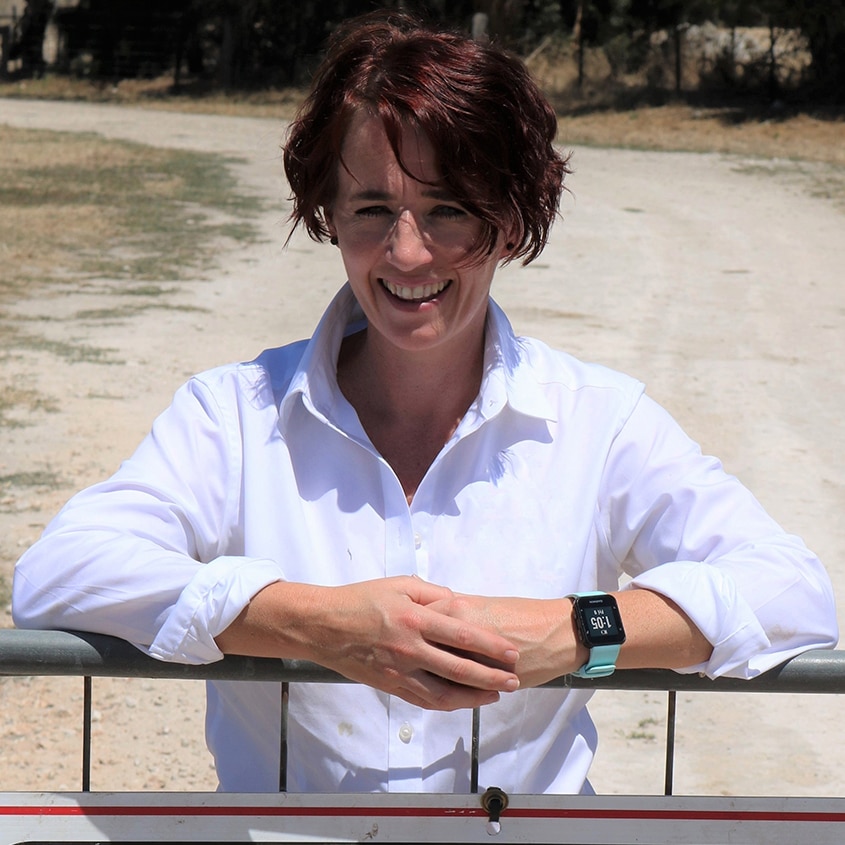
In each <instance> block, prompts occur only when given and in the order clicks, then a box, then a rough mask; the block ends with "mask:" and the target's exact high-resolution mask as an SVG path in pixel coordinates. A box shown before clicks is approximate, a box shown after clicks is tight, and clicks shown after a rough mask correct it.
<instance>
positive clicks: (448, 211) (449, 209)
mask: <svg viewBox="0 0 845 845" xmlns="http://www.w3.org/2000/svg"><path fill="white" fill-rule="evenodd" d="M433 214H434V216H435V217H441V218H443V219H445V220H456V219H458V218H459V217H466V214H467V213H466V212H465V211H464V210H463V209H462V208H458V207H457V206H454V205H438V206H437V208H435V209H434V211H433Z"/></svg>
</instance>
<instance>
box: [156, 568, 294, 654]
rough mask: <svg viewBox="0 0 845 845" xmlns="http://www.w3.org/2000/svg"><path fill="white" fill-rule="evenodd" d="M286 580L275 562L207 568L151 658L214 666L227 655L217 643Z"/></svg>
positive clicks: (172, 615) (168, 621)
mask: <svg viewBox="0 0 845 845" xmlns="http://www.w3.org/2000/svg"><path fill="white" fill-rule="evenodd" d="M282 580H284V579H283V577H282V572H281V569H280V567H279V565H278V563H276V562H275V561H272V560H264V559H260V558H258V559H256V558H245V557H234V556H224V557H219V558H216V559H215V560H212V561H211V562H209V563H207V564H203V565H202V566H201V567H200V568H199V571H198V572H197V574H196V575H195V576H194V578H193V579H192V580H191V582H190V583H189V584H188V585H187V586H186V587H185V589H184V590H183V591H182V593H181V595H180V596H179V600H178V601H177V602H176V604H175V605H174V606H173V607H172V608H170V609H169V610H168V612H167V615H166V617H165V619H164V623H163V624H162V626H161V627H160V628H159V631H158V634H157V635H156V637H155V639H154V640H153V642H152V644H151V645H150V647H149V649H148V653H149V654H150V655H151V656H152V657H155V658H158V659H159V660H167V661H171V662H174V663H191V664H200V663H214V662H215V661H217V660H222V659H223V656H224V655H223V652H222V651H220V649H219V648H218V647H217V643H216V642H215V641H214V638H215V637H216V636H217V635H218V634H220V633H222V632H223V631H225V630H226V628H228V627H229V625H231V624H232V622H233V621H234V620H235V619H236V618H237V616H238V614H239V613H240V612H241V611H242V610H243V609H244V608H245V607H246V606H247V605H248V604H249V602H250V600H251V599H252V597H253V596H254V595H255V594H256V593H258V592H259V591H260V590H263V589H264V587H266V586H268V585H269V584H273V583H275V582H276V581H282Z"/></svg>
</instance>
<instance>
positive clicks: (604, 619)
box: [575, 593, 625, 648]
mask: <svg viewBox="0 0 845 845" xmlns="http://www.w3.org/2000/svg"><path fill="white" fill-rule="evenodd" d="M575 608H576V612H577V617H578V627H579V629H580V631H581V637H582V639H583V640H584V643H585V644H586V645H587V646H589V647H590V648H594V647H595V646H601V645H621V644H622V643H624V642H625V629H624V628H623V627H622V621H621V620H620V618H619V610H618V607H617V605H616V599H614V598H613V596H611V595H608V594H607V593H603V594H601V595H598V596H581V597H579V598H578V600H577V602H576V604H575Z"/></svg>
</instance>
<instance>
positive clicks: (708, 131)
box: [0, 55, 845, 164]
mask: <svg viewBox="0 0 845 845" xmlns="http://www.w3.org/2000/svg"><path fill="white" fill-rule="evenodd" d="M529 66H531V69H532V71H533V72H534V73H535V75H536V77H537V79H538V81H539V82H540V84H541V86H542V87H543V88H544V90H545V91H546V92H547V94H548V95H549V97H550V99H551V101H552V102H553V104H554V105H555V107H556V109H557V111H558V114H559V115H560V133H559V138H560V140H561V143H563V144H564V145H566V146H572V145H576V144H589V145H594V146H605V147H634V148H638V149H654V150H685V151H694V152H721V153H733V154H738V155H743V156H747V155H752V156H762V157H767V158H789V159H805V160H808V161H818V162H827V163H830V164H845V110H843V109H838V110H836V109H821V108H818V109H815V110H812V111H808V110H806V109H804V108H801V107H799V106H797V105H795V104H794V103H793V104H789V103H778V104H776V105H775V106H774V107H770V106H769V105H768V104H766V103H765V102H763V101H761V100H760V99H759V97H758V98H756V99H755V98H748V99H746V100H744V101H737V100H736V99H735V98H734V100H733V101H731V100H730V99H728V98H726V97H722V100H721V102H716V100H715V98H714V96H713V95H711V96H710V98H709V100H710V101H709V102H708V103H706V104H690V103H689V102H684V101H681V100H677V99H675V100H672V99H671V98H670V97H668V95H666V94H665V93H664V94H661V93H660V92H657V94H655V92H654V91H646V90H645V89H642V88H640V87H637V85H636V81H635V80H625V81H624V84H623V83H620V82H619V81H616V80H613V79H611V78H610V77H609V76H608V75H607V68H606V67H605V66H604V64H602V63H601V62H600V61H599V59H598V58H595V57H593V58H592V59H591V66H590V68H589V71H590V72H589V74H588V78H589V79H590V81H588V82H587V83H586V84H585V86H584V88H583V89H581V90H579V89H578V88H577V86H576V80H575V71H574V68H573V65H572V63H571V62H568V63H563V64H561V63H560V62H554V63H550V62H547V61H545V56H542V55H541V56H539V57H537V58H536V59H533V60H530V61H529ZM2 96H15V97H36V98H49V99H71V100H74V99H75V100H86V101H97V102H113V103H120V104H124V105H130V104H131V105H135V106H140V107H144V108H151V109H166V110H174V111H185V112H203V113H210V114H224V115H237V116H251V117H271V118H275V119H280V120H285V119H289V118H291V117H292V116H293V114H294V113H295V111H296V108H297V106H298V105H299V103H300V102H301V99H302V91H300V90H297V89H291V88H285V89H280V90H264V91H254V92H237V93H232V94H226V93H224V92H220V91H216V90H212V89H207V88H200V87H197V86H186V87H185V88H184V90H183V93H182V94H174V93H173V92H172V82H171V79H170V78H169V77H165V78H160V79H155V80H125V81H122V82H120V83H118V84H116V85H97V84H93V83H90V82H85V81H82V80H75V79H69V78H67V77H46V78H45V79H41V80H27V81H26V82H17V83H5V84H0V97H2ZM655 96H657V97H658V98H661V99H663V100H667V102H665V103H663V104H660V105H655V104H654V102H653V100H654V98H655Z"/></svg>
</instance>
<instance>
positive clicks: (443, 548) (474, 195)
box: [13, 14, 837, 793]
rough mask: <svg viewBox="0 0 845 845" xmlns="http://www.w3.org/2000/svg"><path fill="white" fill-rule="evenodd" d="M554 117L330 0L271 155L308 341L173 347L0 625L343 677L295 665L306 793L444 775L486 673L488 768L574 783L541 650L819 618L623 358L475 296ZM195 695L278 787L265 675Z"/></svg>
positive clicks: (527, 217) (743, 640) (541, 788)
mask: <svg viewBox="0 0 845 845" xmlns="http://www.w3.org/2000/svg"><path fill="white" fill-rule="evenodd" d="M555 125H556V121H555V116H554V113H553V111H552V110H551V108H550V107H549V106H548V104H547V103H546V102H545V100H544V99H543V97H542V96H541V95H540V93H539V92H538V90H537V88H536V87H535V86H534V84H533V83H532V81H531V80H530V78H529V76H528V75H527V73H526V72H525V70H524V68H523V67H522V65H521V64H520V63H519V62H518V61H517V60H516V59H514V58H512V57H511V56H509V55H508V54H507V53H505V52H503V51H501V50H500V49H498V48H496V47H495V46H491V45H485V44H478V43H474V42H473V41H471V40H469V39H468V38H466V37H464V36H460V35H455V34H450V33H446V32H438V31H434V30H430V29H427V28H426V27H424V26H423V25H421V24H420V23H419V22H417V21H416V20H414V19H413V18H410V17H407V16H404V15H396V14H394V15H390V16H387V17H384V16H368V17H365V18H363V19H359V20H356V21H353V22H351V23H349V24H348V25H346V26H345V27H343V28H342V29H341V30H340V31H339V32H338V33H337V34H336V35H335V36H334V38H333V39H332V42H331V44H330V48H329V51H328V54H327V57H326V59H325V61H324V63H323V65H322V66H321V69H320V70H319V72H318V73H317V75H316V78H315V81H314V86H313V90H312V93H311V95H310V97H309V99H308V100H307V102H306V103H305V104H304V106H303V109H302V110H301V112H300V115H299V116H298V119H297V120H296V121H295V122H294V124H293V126H292V128H291V131H290V135H289V138H288V141H287V145H286V149H285V168H286V172H287V175H288V179H289V182H290V184H291V187H292V191H293V195H294V211H293V222H294V225H298V224H302V225H304V226H305V228H306V229H307V231H308V232H309V233H310V234H311V235H312V237H314V238H315V239H317V240H330V241H331V242H332V243H334V244H335V245H336V246H337V247H338V249H339V250H340V254H341V257H342V259H343V262H344V266H345V269H346V274H347V277H348V284H347V285H344V287H343V288H342V289H341V291H340V292H339V293H338V295H337V296H336V298H335V299H334V301H333V302H332V303H331V304H330V306H329V308H328V310H327V311H326V313H325V315H324V317H323V319H322V320H321V322H320V324H319V326H318V327H317V329H316V332H315V334H314V336H313V337H312V338H311V339H310V340H309V341H307V342H301V343H297V344H292V345H290V346H287V347H283V348H280V349H274V350H269V351H266V352H264V353H263V354H262V355H261V356H259V358H257V359H256V360H255V361H253V362H250V363H247V364H240V365H234V366H228V367H222V368H219V369H216V370H213V371H211V372H209V373H205V374H202V375H200V376H197V377H196V378H194V379H192V380H191V381H190V382H189V383H188V384H187V385H186V386H185V387H184V388H182V389H181V390H180V391H179V392H178V393H177V395H176V397H175V398H174V402H173V404H172V406H171V407H170V408H169V409H168V410H167V411H166V412H165V413H164V414H163V415H162V416H161V417H160V418H159V419H158V420H157V421H156V423H155V424H154V427H153V430H152V432H151V434H150V436H149V437H148V438H147V439H146V440H145V441H144V443H142V444H141V446H140V447H139V450H138V451H137V452H136V454H135V455H134V456H133V458H132V459H130V460H129V461H127V462H126V463H125V464H124V465H123V466H122V467H121V469H120V470H119V471H118V473H117V474H116V475H115V476H114V477H113V478H112V479H110V480H108V481H106V482H104V483H102V484H98V485H95V486H94V487H93V488H91V489H89V490H87V491H83V492H82V493H80V494H78V495H77V496H76V497H74V499H73V500H71V502H70V503H69V504H68V505H67V506H66V507H65V509H64V510H63V511H62V513H61V514H60V515H59V516H58V517H57V518H56V519H55V520H54V521H53V523H51V525H50V526H48V528H47V530H46V531H45V534H44V536H43V537H42V539H41V540H40V541H39V542H38V543H37V544H36V545H35V546H34V547H33V548H32V549H31V550H30V551H29V552H28V553H27V554H26V555H24V557H23V558H22V559H21V561H20V562H19V564H18V567H17V570H16V576H15V584H14V600H13V601H14V604H13V607H14V614H15V620H16V623H17V624H19V625H23V626H28V627H56V628H82V629H86V630H92V631H99V632H104V633H109V634H113V635H116V636H120V637H123V638H125V639H127V640H130V641H132V642H134V643H136V644H138V646H139V647H140V648H142V649H143V650H144V651H146V652H148V653H149V654H152V655H154V656H156V657H158V658H160V659H163V660H174V661H183V662H205V661H213V660H218V659H220V658H221V657H222V656H223V655H224V654H227V653H237V654H250V655H259V656H270V657H285V658H305V659H310V660H313V661H316V662H318V663H320V664H322V665H324V666H327V667H329V668H331V669H335V670H337V671H339V672H341V673H342V674H344V675H345V676H347V677H348V678H350V679H352V680H355V681H359V682H360V685H342V686H331V687H328V688H327V687H325V686H321V685H299V686H296V687H295V688H294V689H293V690H292V692H291V700H290V726H289V748H290V760H291V763H290V766H289V769H290V771H289V773H288V786H289V788H290V789H291V790H293V791H319V792H331V791H369V790H388V791H398V792H411V791H421V790H424V791H446V792H452V791H458V792H461V791H467V790H468V788H469V765H470V764H469V747H470V730H471V714H470V710H469V708H472V707H476V706H482V705H484V706H485V710H484V715H483V733H482V743H481V749H480V759H481V762H480V778H481V782H482V784H483V785H486V784H491V783H496V784H497V785H498V786H500V787H502V788H504V789H506V790H508V791H515V792H537V793H541V792H578V791H586V790H589V784H588V782H587V772H588V769H589V765H590V762H591V760H592V756H593V752H594V749H595V743H596V737H595V731H594V728H593V726H592V723H591V721H590V719H589V716H588V714H587V711H586V709H585V705H586V702H587V700H588V699H589V692H587V691H566V690H556V689H536V687H538V686H539V685H541V684H543V683H544V682H545V681H547V680H549V679H551V678H553V677H556V676H559V675H562V674H566V673H571V672H581V673H584V674H588V675H591V674H608V673H610V672H612V671H613V670H614V667H615V666H619V667H622V668H625V667H646V666H647V667H668V668H675V669H679V670H682V671H689V672H692V671H701V672H706V673H707V674H709V675H711V676H716V675H723V674H729V675H734V676H738V677H751V676H753V675H756V674H758V673H760V672H762V671H765V670H766V669H768V668H770V667H772V666H774V665H776V664H778V663H780V662H782V661H783V660H785V659H787V658H788V657H790V656H792V655H794V654H796V653H799V652H800V651H803V650H805V649H808V648H813V647H829V646H832V645H833V644H834V643H835V642H836V639H837V632H836V623H835V614H834V609H833V599H832V591H831V587H830V583H829V580H828V578H827V575H826V574H825V572H824V570H823V568H822V567H821V565H820V563H819V562H818V561H817V559H816V558H815V557H814V556H813V555H812V554H811V553H810V552H809V551H808V550H807V549H806V548H805V546H804V545H803V544H802V543H801V541H800V540H798V539H797V538H795V537H791V536H789V535H786V534H784V532H783V531H782V530H781V529H780V528H779V527H778V526H777V525H776V524H775V523H774V522H773V521H772V520H771V519H770V518H769V517H768V516H767V515H766V514H765V513H764V512H763V511H762V509H761V508H760V506H759V504H758V503H757V502H756V501H755V500H754V498H753V497H752V496H751V495H750V493H748V491H746V490H745V489H744V488H743V487H742V486H741V485H740V484H739V483H738V482H737V481H736V479H734V478H731V477H729V476H727V475H726V474H725V473H724V472H723V471H722V469H721V467H720V465H719V464H718V462H717V461H715V460H713V459H711V458H706V457H703V456H702V455H701V453H700V451H699V450H698V448H697V446H696V445H695V444H694V443H692V442H691V441H690V440H689V439H688V438H687V437H686V436H685V435H684V434H683V433H682V432H681V431H680V429H679V428H678V426H677V425H676V424H675V423H674V421H673V420H672V419H671V418H669V416H668V415H667V414H666V413H665V412H664V411H663V410H662V409H660V408H659V407H657V406H656V405H655V404H654V403H653V402H652V401H651V400H649V399H648V398H647V397H646V396H644V394H643V388H642V385H641V384H640V383H639V382H636V381H634V380H633V379H630V378H628V377H626V376H623V375H620V374H618V373H614V372H611V371H608V370H606V369H603V368H601V367H598V366H594V365H585V364H582V363H580V362H578V361H576V360H574V359H572V358H571V357H569V356H567V355H565V354H564V353H561V352H556V351H554V350H550V349H549V348H547V347H546V346H544V345H543V344H542V343H541V342H539V341H537V340H533V339H530V338H517V337H515V336H514V335H513V332H512V330H511V328H510V326H509V324H508V322H507V319H506V317H505V316H504V314H503V313H502V312H501V310H500V309H499V308H498V307H497V306H496V305H495V303H494V302H493V301H492V300H491V299H490V296H489V294H490V288H491V283H492V280H493V276H494V274H495V270H496V268H497V267H498V265H499V264H500V263H501V262H506V261H512V260H516V259H522V260H524V261H525V262H526V263H527V262H529V261H531V260H533V259H534V258H535V257H536V256H537V255H538V254H539V253H540V252H541V250H542V248H543V246H544V245H545V242H546V239H547V237H548V234H549V230H550V227H551V225H552V222H553V220H554V217H555V215H556V212H557V207H558V200H559V197H560V192H561V190H562V182H563V177H564V175H565V173H566V172H567V165H566V161H565V160H564V159H563V158H562V157H561V156H560V155H559V154H558V153H557V152H556V150H555V148H554V147H553V144H552V142H553V140H554V134H555ZM57 561H62V562H63V564H62V566H61V567H58V566H57V565H56V562H57ZM623 575H628V576H630V582H629V583H628V585H627V587H626V589H624V590H620V589H619V582H620V578H621V577H622V576H623ZM604 591H607V592H604ZM208 695H209V710H208V737H209V745H210V747H211V749H212V752H213V753H214V755H215V759H216V763H217V769H218V773H219V777H220V784H221V788H222V789H225V790H240V791H270V790H274V789H275V788H276V783H277V779H278V750H277V749H278V743H277V731H278V727H277V726H278V723H279V706H280V705H279V693H278V685H276V684H243V683H212V684H209V692H208Z"/></svg>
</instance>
